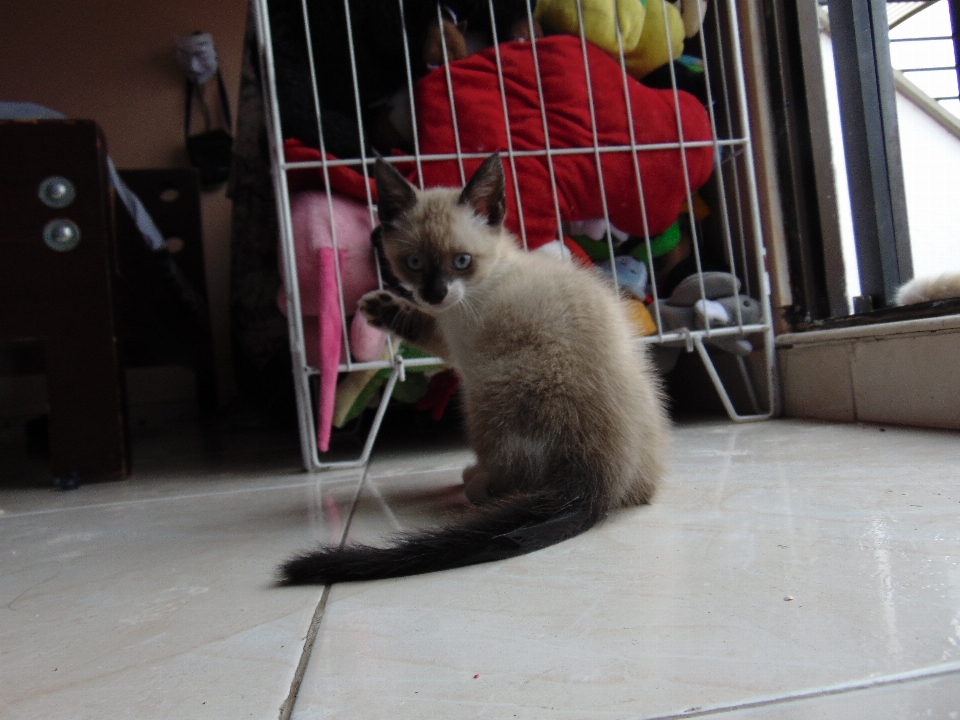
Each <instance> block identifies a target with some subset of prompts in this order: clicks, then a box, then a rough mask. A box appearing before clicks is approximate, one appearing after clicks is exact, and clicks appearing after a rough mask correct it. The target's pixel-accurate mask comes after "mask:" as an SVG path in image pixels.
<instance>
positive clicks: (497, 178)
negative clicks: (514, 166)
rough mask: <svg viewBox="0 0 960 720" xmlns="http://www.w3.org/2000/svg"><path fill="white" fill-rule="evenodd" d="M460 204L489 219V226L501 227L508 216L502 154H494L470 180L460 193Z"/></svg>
mask: <svg viewBox="0 0 960 720" xmlns="http://www.w3.org/2000/svg"><path fill="white" fill-rule="evenodd" d="M460 204H461V205H470V206H471V207H473V210H474V212H476V213H477V214H478V215H481V216H483V217H485V218H486V219H487V224H488V225H492V226H497V225H500V224H501V223H502V222H503V218H504V216H505V215H506V214H507V190H506V181H505V180H504V177H503V163H502V162H500V153H494V154H493V155H491V156H490V157H488V158H487V159H486V160H484V161H483V165H481V166H480V167H478V168H477V171H476V172H475V173H474V174H473V177H472V178H470V182H468V183H467V186H466V187H465V188H464V189H463V192H462V193H460Z"/></svg>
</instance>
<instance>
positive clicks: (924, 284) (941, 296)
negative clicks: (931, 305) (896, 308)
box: [897, 272, 960, 305]
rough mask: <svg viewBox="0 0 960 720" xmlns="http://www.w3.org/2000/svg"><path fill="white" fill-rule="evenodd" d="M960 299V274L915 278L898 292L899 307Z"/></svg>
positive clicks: (952, 273)
mask: <svg viewBox="0 0 960 720" xmlns="http://www.w3.org/2000/svg"><path fill="white" fill-rule="evenodd" d="M955 297H960V272H949V273H943V274H942V275H935V276H928V277H921V278H914V279H913V280H911V281H910V282H908V283H906V284H905V285H903V286H902V287H901V288H900V289H899V290H898V291H897V305H913V304H915V303H922V302H929V301H931V300H946V299H948V298H955Z"/></svg>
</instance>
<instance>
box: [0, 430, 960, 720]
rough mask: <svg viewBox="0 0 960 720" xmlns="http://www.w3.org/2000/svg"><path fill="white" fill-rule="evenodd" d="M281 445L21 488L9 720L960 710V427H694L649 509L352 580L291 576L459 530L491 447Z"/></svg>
mask: <svg viewBox="0 0 960 720" xmlns="http://www.w3.org/2000/svg"><path fill="white" fill-rule="evenodd" d="M156 452H157V454H158V455H160V454H161V453H160V452H159V451H156ZM269 455H270V448H269V446H267V447H263V446H261V447H260V451H259V453H257V452H254V451H253V450H250V449H248V450H247V455H246V459H245V460H244V461H243V462H240V463H239V464H236V463H235V464H234V466H232V468H231V469H224V465H223V464H222V463H219V464H218V463H217V462H210V463H209V464H204V462H199V461H198V459H200V460H202V458H203V457H204V453H203V452H201V451H199V450H197V452H196V454H195V455H194V456H191V457H192V459H190V458H188V460H184V461H183V462H182V463H181V465H182V466H183V467H186V468H187V469H183V467H181V466H178V464H177V461H176V460H167V461H165V462H159V461H157V458H153V461H151V460H150V459H149V458H148V460H147V461H146V462H145V463H141V466H146V467H147V468H148V470H146V471H142V472H140V473H139V474H138V476H137V477H136V478H134V479H132V480H130V481H126V482H123V483H115V484H105V485H97V486H93V485H91V486H84V487H82V488H81V489H80V490H78V491H75V492H71V493H53V492H49V491H46V490H4V491H0V558H2V561H0V562H2V564H0V653H2V656H0V717H3V718H44V720H51V719H55V718H71V719H72V718H98V719H99V718H204V717H209V718H241V717H253V718H268V719H270V720H273V719H274V718H277V717H278V714H279V713H280V712H281V705H282V704H283V703H284V701H285V699H286V698H287V697H288V695H289V694H290V693H291V687H293V688H294V689H295V690H298V692H297V693H296V701H295V703H294V705H293V706H292V717H293V718H296V719H297V720H301V719H307V718H311V719H312V718H365V719H366V718H387V717H389V718H452V717H457V718H463V717H490V718H512V717H517V718H571V719H572V718H650V717H657V718H674V717H677V718H679V717H702V716H712V715H715V714H720V715H722V716H723V717H728V718H737V719H740V718H760V719H763V720H766V719H768V718H771V719H772V718H797V719H798V720H799V719H800V718H803V719H806V718H821V717H822V718H854V719H857V720H859V719H861V718H862V719H863V720H867V719H868V718H869V719H870V720H877V719H880V720H883V719H886V718H919V717H935V718H960V646H958V643H960V435H958V434H957V433H948V432H933V431H922V430H912V429H904V428H893V427H888V428H884V429H882V430H881V428H879V427H877V426H862V427H858V426H852V425H828V424H817V423H806V422H795V421H775V422H769V423H762V424H756V425H746V426H735V425H732V424H730V423H728V422H725V421H723V422H720V421H718V422H701V423H696V424H688V425H683V426H681V427H679V428H678V430H677V440H676V447H675V451H674V459H673V463H672V468H671V472H670V476H669V478H668V479H667V481H666V483H665V484H664V487H663V490H662V492H661V493H660V495H659V496H658V498H657V499H656V502H655V503H654V504H653V505H651V506H649V507H645V508H640V509H636V510H632V511H629V512H624V513H621V514H619V515H617V516H614V517H611V518H610V519H609V520H608V521H607V522H605V523H604V524H603V525H601V526H600V527H598V528H596V529H594V530H592V531H590V532H589V533H587V534H586V535H583V536H581V537H579V538H576V539H574V540H571V541H568V542H566V543H563V544H561V545H558V546H554V547H552V548H549V549H547V550H544V551H541V552H538V553H535V554H532V555H529V556H526V557H523V558H518V559H515V560H511V561H507V562H502V563H498V564H491V565H486V566H480V567H474V568H466V569H462V570H456V571H451V572H446V573H438V574H435V575H429V576H421V577H413V578H406V579H402V580H392V581H384V582H377V583H370V584H367V585H356V584H353V585H341V586H334V587H333V588H332V589H331V590H330V592H329V594H328V595H327V594H325V593H324V590H323V588H275V587H273V586H272V585H271V579H272V575H273V571H274V568H275V566H276V564H277V563H278V562H279V561H281V560H282V559H284V558H285V557H286V556H287V555H288V554H289V553H290V552H292V551H294V550H297V549H299V548H302V547H304V546H306V545H309V544H310V543H311V542H313V541H315V540H325V541H330V540H337V539H339V538H340V537H342V536H343V534H344V533H346V535H347V537H348V539H354V540H366V541H370V540H374V539H376V538H378V537H380V536H382V535H384V534H387V533H389V532H392V531H393V530H395V529H397V528H408V527H411V526H417V525H422V524H429V523H432V522H435V521H436V520H437V518H438V515H439V514H440V512H441V511H442V508H443V507H444V506H445V505H448V504H450V503H452V502H456V500H457V495H456V490H455V487H454V486H455V485H456V483H457V482H458V477H459V471H460V470H461V469H462V467H463V466H464V465H465V464H466V463H467V461H468V458H469V455H468V453H467V452H466V451H464V450H460V449H453V450H449V451H433V452H431V453H427V454H424V453H419V454H417V453H406V454H403V453H399V454H398V453H392V454H386V453H381V454H380V456H379V457H378V458H377V459H376V460H375V461H374V462H373V463H372V464H371V466H370V468H369V470H368V472H367V473H366V474H364V473H360V472H341V473H337V474H334V475H324V476H320V477H315V478H311V477H309V476H306V475H304V474H301V473H298V472H296V469H295V467H294V466H292V465H291V463H295V462H296V457H295V454H291V453H290V452H289V448H286V449H285V450H284V452H283V453H280V452H279V451H278V452H277V455H282V457H283V460H282V462H273V463H271V462H270V460H269V458H268V457H265V456H269ZM151 462H153V465H152V467H154V468H159V469H154V470H149V467H151ZM278 466H280V467H278ZM178 468H179V469H178ZM191 468H192V469H191ZM322 600H325V604H324V603H322V602H321V601H322ZM317 621H319V622H318V623H317ZM311 627H313V629H314V630H316V635H315V642H314V643H313V645H312V647H307V648H306V653H308V657H307V656H306V655H305V643H304V639H305V637H308V636H310V637H312V635H311V633H310V629H311ZM308 645H309V643H308ZM301 658H304V662H303V663H301ZM298 666H299V667H300V668H301V672H300V673H299V674H298V672H297V668H298ZM301 676H302V678H301ZM295 678H296V679H301V680H302V681H301V682H299V685H298V682H297V680H295Z"/></svg>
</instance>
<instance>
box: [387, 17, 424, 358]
mask: <svg viewBox="0 0 960 720" xmlns="http://www.w3.org/2000/svg"><path fill="white" fill-rule="evenodd" d="M397 3H398V5H399V6H400V27H401V29H402V30H403V60H404V63H405V65H406V69H407V95H408V97H409V100H410V124H411V126H412V128H413V160H414V162H416V164H417V184H418V185H420V189H421V190H423V166H422V165H421V162H420V132H419V130H417V102H416V98H415V97H414V93H413V69H412V68H411V67H410V39H409V38H408V37H407V15H406V13H405V12H404V7H403V0H397ZM377 269H378V271H379V265H378V268H377ZM381 287H383V284H382V282H381ZM390 354H391V355H392V354H393V353H392V352H391V353H390Z"/></svg>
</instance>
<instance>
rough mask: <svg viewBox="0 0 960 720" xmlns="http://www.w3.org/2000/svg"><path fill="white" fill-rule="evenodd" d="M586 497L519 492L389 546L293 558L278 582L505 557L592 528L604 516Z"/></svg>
mask: <svg viewBox="0 0 960 720" xmlns="http://www.w3.org/2000/svg"><path fill="white" fill-rule="evenodd" d="M596 505H598V504H597V503H595V502H591V500H590V498H587V497H585V496H576V497H560V496H557V495H554V494H549V493H546V492H543V493H534V494H526V495H515V496H511V497H508V498H504V499H503V500H499V501H494V502H491V503H489V504H484V505H481V506H479V507H477V508H476V509H474V510H471V511H469V512H468V513H467V514H466V515H465V516H464V517H463V518H462V519H461V520H460V522H458V523H457V524H454V525H449V526H447V527H442V528H439V529H437V530H427V531H423V532H417V533H413V534H409V535H401V536H400V537H399V538H397V540H396V542H395V543H394V544H393V545H390V546H388V547H382V548H380V547H370V546H368V545H347V546H345V547H343V548H336V547H322V548H319V549H317V550H313V551H311V552H305V553H303V554H301V555H297V556H296V557H293V558H291V559H290V560H288V561H287V562H286V563H284V564H283V565H282V566H281V568H280V584H282V585H306V584H326V583H336V582H349V581H354V580H377V579H380V578H391V577H402V576H405V575H419V574H421V573H428V572H434V571H437V570H448V569H450V568H456V567H464V566H466V565H477V564H479V563H485V562H491V561H493V560H503V559H505V558H510V557H515V556H517V555H524V554H526V553H529V552H533V551H534V550H540V549H541V548H545V547H547V546H548V545H554V544H556V543H559V542H562V541H564V540H567V539H568V538H572V537H574V536H575V535H579V534H580V533H582V532H585V531H587V530H589V529H590V528H591V527H593V525H594V524H596V523H597V521H598V520H600V518H601V517H602V516H603V515H604V514H606V510H605V509H601V508H597V507H595V506H596Z"/></svg>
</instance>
